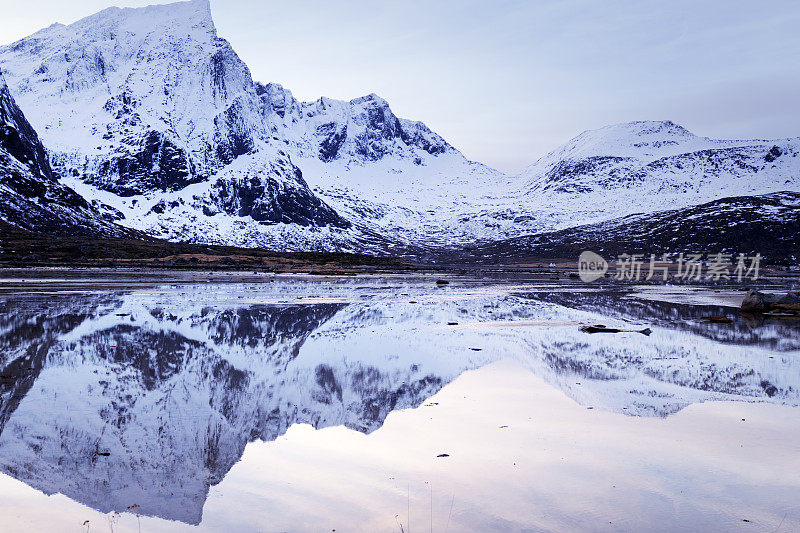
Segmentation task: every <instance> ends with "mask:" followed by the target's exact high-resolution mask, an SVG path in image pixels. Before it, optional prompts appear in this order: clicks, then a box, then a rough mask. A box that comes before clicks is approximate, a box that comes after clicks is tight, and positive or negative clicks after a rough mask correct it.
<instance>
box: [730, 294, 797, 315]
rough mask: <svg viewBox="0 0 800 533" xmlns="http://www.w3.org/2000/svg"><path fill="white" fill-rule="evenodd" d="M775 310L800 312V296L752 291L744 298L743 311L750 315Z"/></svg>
mask: <svg viewBox="0 0 800 533" xmlns="http://www.w3.org/2000/svg"><path fill="white" fill-rule="evenodd" d="M774 309H788V310H800V294H798V293H796V292H790V293H788V294H785V295H784V296H780V295H778V294H764V293H763V292H759V291H750V292H748V293H747V296H745V297H744V301H743V302H742V306H741V310H742V311H746V312H748V313H765V312H767V311H772V310H774Z"/></svg>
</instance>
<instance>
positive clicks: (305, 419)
mask: <svg viewBox="0 0 800 533" xmlns="http://www.w3.org/2000/svg"><path fill="white" fill-rule="evenodd" d="M729 312H730V309H726V308H722V307H717V308H712V307H710V308H701V307H698V306H689V305H678V304H668V303H662V302H645V301H641V300H635V299H630V298H629V299H621V298H620V297H619V295H613V294H603V293H581V294H579V293H569V292H548V291H546V290H544V291H525V290H521V289H520V288H519V287H516V288H514V287H507V288H506V287H503V286H498V287H495V288H491V287H488V288H487V287H481V286H470V285H466V284H465V285H459V284H453V285H451V286H448V287H438V288H437V287H435V286H433V284H431V283H430V281H426V282H420V283H415V282H402V283H398V282H396V281H391V280H384V281H374V280H373V281H369V282H365V281H363V280H361V281H359V280H344V281H302V280H292V279H286V280H282V281H275V282H274V283H269V284H258V285H252V284H251V285H246V284H219V285H217V284H203V285H200V284H194V285H184V286H174V287H169V286H167V287H163V288H142V289H131V290H128V291H118V290H117V291H102V290H101V291H97V292H95V293H89V292H86V293H76V292H59V291H53V292H48V293H37V292H33V293H26V294H22V293H14V292H7V293H5V294H2V295H0V365H2V371H0V469H1V470H2V472H4V473H6V474H8V475H10V476H12V477H14V478H16V479H18V480H20V481H23V482H24V483H26V484H28V485H30V486H32V487H34V488H36V489H38V490H41V491H43V492H45V493H47V494H54V493H61V494H64V495H66V496H68V497H69V498H71V499H73V500H76V501H78V502H81V503H83V504H85V505H87V506H90V507H92V508H94V509H97V510H99V511H101V512H111V511H124V510H125V509H126V508H128V507H129V506H130V505H132V504H133V503H135V504H136V505H139V506H140V507H139V508H138V509H139V513H140V514H142V515H149V516H158V517H161V518H167V519H173V520H179V521H182V522H185V523H188V524H199V523H200V521H201V518H202V512H203V506H204V503H205V500H206V497H207V495H208V492H209V488H210V487H211V486H212V485H216V484H218V483H219V482H220V481H222V479H223V478H224V476H225V475H226V474H227V473H228V471H229V470H230V469H231V468H232V466H233V465H234V464H235V463H236V462H237V461H238V460H239V459H240V458H241V457H242V454H243V453H244V449H245V446H246V445H247V444H248V443H249V442H252V441H255V440H262V441H271V440H274V439H276V438H278V437H279V436H281V435H282V434H284V433H285V432H286V431H287V429H288V428H289V427H290V426H292V425H294V424H298V423H305V424H309V425H311V426H313V427H314V428H323V427H329V426H337V425H343V426H346V427H347V428H350V429H352V430H356V431H359V432H362V433H370V432H372V431H374V430H376V429H378V428H379V427H380V426H381V425H382V424H383V422H384V420H385V419H386V417H387V415H388V414H389V413H390V412H392V411H393V410H396V409H407V408H416V407H418V406H420V405H421V404H422V403H423V402H424V401H425V400H426V399H428V398H430V397H431V396H432V395H434V394H436V393H437V392H438V391H439V390H440V389H441V388H442V387H444V386H445V385H447V384H448V383H450V382H451V381H452V380H453V379H455V378H456V377H458V376H459V375H460V374H462V373H463V372H465V371H467V370H470V369H475V368H478V367H481V366H484V365H486V364H488V363H491V362H495V361H498V360H501V359H512V360H514V361H516V362H517V363H519V364H521V365H522V366H523V367H525V368H527V369H529V370H530V371H532V372H533V373H535V374H536V375H538V376H539V377H541V378H543V379H544V380H546V381H547V382H548V383H550V384H551V385H553V386H555V387H557V388H558V389H560V390H561V391H563V393H564V394H566V395H567V396H569V397H571V398H573V399H574V400H576V401H577V402H579V403H581V404H583V405H586V406H592V407H594V408H601V409H606V410H609V411H614V412H619V413H625V414H628V415H631V416H646V417H666V416H668V415H670V414H672V413H676V412H677V411H679V410H681V409H682V408H684V407H685V406H687V405H689V404H691V403H695V402H703V401H707V400H714V399H723V400H731V399H734V400H746V401H758V402H772V403H783V404H789V405H798V404H799V403H800V400H799V399H798V397H799V396H800V395H799V394H798V385H799V384H800V358H798V357H797V350H798V347H800V334H798V329H797V328H796V327H794V326H793V325H791V324H789V325H787V324H748V323H746V322H744V321H742V320H741V319H739V318H737V319H736V321H735V323H734V324H733V325H717V324H701V323H699V322H698V318H699V317H701V316H709V315H711V314H714V315H719V314H725V313H729ZM515 323H517V324H515ZM580 323H586V324H595V323H603V324H606V325H616V326H622V327H623V328H626V329H627V328H631V327H632V326H633V325H646V326H647V327H650V328H651V329H652V330H653V333H652V334H651V335H650V336H649V337H644V336H641V335H636V334H619V335H588V334H585V333H582V332H580V331H579V329H578V327H577V324H580ZM498 324H501V325H503V326H504V327H495V326H497V325H498Z"/></svg>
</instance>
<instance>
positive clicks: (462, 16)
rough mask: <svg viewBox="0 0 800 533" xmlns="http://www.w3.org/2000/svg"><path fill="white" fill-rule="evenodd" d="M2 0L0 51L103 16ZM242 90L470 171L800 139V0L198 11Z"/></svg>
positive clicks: (217, 2)
mask: <svg viewBox="0 0 800 533" xmlns="http://www.w3.org/2000/svg"><path fill="white" fill-rule="evenodd" d="M152 3H167V2H154V1H153V0H150V1H147V0H144V1H139V0H83V1H73V2H64V1H63V0H26V1H25V2H24V4H20V2H19V0H13V1H11V0H0V13H2V14H3V16H2V18H0V44H6V43H10V42H13V41H15V40H17V39H19V38H21V37H24V36H26V35H29V34H31V33H33V32H34V31H36V30H38V29H40V28H42V27H45V26H49V25H50V24H52V23H53V22H62V23H65V24H66V23H70V22H74V21H75V20H78V19H80V18H82V17H84V16H87V15H90V14H92V13H95V12H96V11H99V10H101V9H103V8H106V7H109V6H111V5H118V6H141V5H147V4H152ZM211 6H212V11H213V14H214V19H215V22H216V25H217V30H218V32H219V35H220V36H221V37H224V38H226V39H228V40H229V41H230V42H231V44H232V45H233V47H234V49H235V50H236V51H237V52H238V54H239V55H240V56H241V58H242V59H243V60H244V61H245V62H246V63H247V64H248V65H249V67H250V69H251V71H252V73H253V77H254V79H256V80H258V81H263V82H270V81H273V82H278V83H281V84H283V85H284V86H285V87H286V88H288V89H290V90H291V91H292V92H293V93H294V94H295V96H296V97H298V98H299V99H301V100H315V99H317V98H318V97H320V96H323V95H324V96H329V97H332V98H339V99H345V100H350V99H352V98H355V97H357V96H362V95H365V94H369V93H376V94H378V95H380V96H382V97H383V98H385V99H386V100H387V101H388V102H389V104H390V105H391V107H392V109H393V110H394V112H395V113H396V114H397V115H398V116H400V117H403V118H409V119H413V120H421V121H423V122H425V123H426V124H428V126H430V127H431V128H432V129H434V130H435V131H437V132H438V133H440V134H441V135H442V136H444V137H445V139H447V140H448V141H449V142H450V143H451V144H453V145H454V146H456V147H457V148H459V149H460V150H461V151H462V152H464V154H465V155H466V156H467V157H469V158H470V159H474V160H478V161H481V162H484V163H487V164H489V165H491V166H494V167H496V168H499V169H501V170H504V171H506V172H515V171H518V170H520V169H521V168H523V167H524V166H526V165H528V164H530V163H532V162H533V161H535V160H536V159H537V158H539V157H540V156H542V155H544V154H545V153H546V152H548V151H549V150H551V149H553V148H555V147H557V146H559V145H560V144H562V143H564V142H566V141H567V140H569V139H570V138H572V137H574V136H575V135H577V134H579V133H580V132H582V131H584V130H586V129H593V128H598V127H601V126H604V125H607V124H614V123H619V122H627V121H631V120H667V119H669V120H672V121H674V122H677V123H679V124H682V125H683V126H685V127H687V128H688V129H690V130H691V131H693V132H694V133H696V134H698V135H703V136H710V137H718V138H779V137H797V136H800V98H798V96H800V30H799V29H798V28H800V3H797V2H792V1H781V2H744V1H732V0H726V1H716V2H710V1H706V2H702V1H696V0H691V1H690V0H685V1H684V0H670V1H669V2H663V1H662V2H646V1H629V2H620V1H609V0H606V1H603V2H598V1H595V0H553V1H549V0H548V1H532V0H531V1H521V0H494V1H488V0H484V1H476V0H440V1H436V0H427V1H423V0H402V1H394V0H392V1H382V2H376V1H374V0H371V1H366V0H337V1H331V0H327V1H323V0H291V1H290V0H282V1H275V0H273V1H266V2H265V1H260V2H257V1H251V0H211Z"/></svg>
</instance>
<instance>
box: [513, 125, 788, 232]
mask: <svg viewBox="0 0 800 533" xmlns="http://www.w3.org/2000/svg"><path fill="white" fill-rule="evenodd" d="M799 153H800V138H795V139H782V140H749V141H734V140H714V139H709V138H706V137H698V136H696V135H694V134H692V133H691V132H689V131H688V130H686V129H685V128H683V127H681V126H679V125H677V124H674V123H672V122H669V121H664V122H658V121H643V122H631V123H627V124H619V125H615V126H608V127H605V128H601V129H599V130H594V131H587V132H584V133H582V134H581V135H579V136H578V137H576V138H574V139H572V140H571V141H569V142H568V143H567V144H565V145H564V146H562V147H561V148H559V149H557V150H555V151H553V152H551V153H550V154H548V155H546V156H545V157H543V158H541V159H540V160H539V161H537V162H536V163H534V164H533V165H531V166H530V167H528V168H527V169H525V170H524V171H523V172H522V173H521V174H520V175H519V176H518V179H519V182H518V187H519V189H518V193H519V195H520V197H521V198H527V199H530V200H531V201H535V202H537V203H538V204H539V209H538V210H535V211H536V212H535V215H536V216H537V219H538V222H539V223H541V224H542V225H543V229H546V230H558V229H563V228H567V227H572V226H576V225H579V224H588V223H594V222H602V221H605V220H610V219H613V218H617V217H622V216H626V215H631V214H634V213H655V212H658V211H666V210H670V209H680V208H684V207H689V206H695V205H699V204H703V203H706V202H710V201H713V200H718V199H721V198H728V197H734V196H754V195H762V194H769V193H776V192H781V191H793V192H800V158H798V154H799Z"/></svg>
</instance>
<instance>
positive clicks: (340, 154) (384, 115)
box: [0, 0, 491, 248]
mask: <svg viewBox="0 0 800 533" xmlns="http://www.w3.org/2000/svg"><path fill="white" fill-rule="evenodd" d="M0 68H3V69H4V70H5V71H6V73H7V76H8V79H9V83H10V85H11V86H12V88H13V90H14V92H15V94H16V95H17V99H18V101H19V102H20V105H21V106H22V107H23V109H26V110H27V112H28V113H29V115H30V120H31V122H32V123H33V124H34V125H35V126H36V127H37V128H38V129H39V130H40V131H41V134H42V138H43V140H44V143H45V145H46V146H47V147H48V149H49V150H50V151H51V159H52V162H53V165H54V167H55V169H56V171H57V172H59V173H60V174H62V175H63V176H65V177H66V179H67V183H69V184H70V185H72V186H73V187H75V188H77V189H78V190H80V192H81V193H82V194H84V195H85V196H87V197H91V198H99V199H102V201H104V202H105V203H108V204H110V205H113V206H115V207H116V208H118V209H119V210H120V212H122V213H123V214H124V215H125V219H124V220H123V221H122V223H123V224H126V225H129V226H131V227H135V228H138V229H143V230H145V231H148V232H149V233H152V234H154V235H157V236H161V237H166V238H171V239H185V240H203V241H206V242H209V241H210V242H216V243H230V244H244V245H254V244H258V245H266V246H276V247H280V246H288V247H290V248H317V247H320V246H322V247H325V246H328V247H330V246H331V245H333V246H335V247H338V248H342V247H344V248H348V247H350V248H352V247H354V246H358V247H363V244H364V243H363V242H362V241H364V240H365V237H364V236H365V235H371V234H372V233H374V231H373V230H375V229H380V228H381V227H382V225H385V224H383V222H385V221H384V219H386V218H387V215H386V211H392V215H393V216H394V218H395V219H406V218H408V213H407V211H406V210H403V209H398V206H396V205H394V204H393V202H392V200H391V198H388V197H387V196H386V194H384V192H385V189H386V188H389V189H393V190H396V191H398V195H402V196H407V195H405V194H402V191H403V190H404V189H405V190H406V192H408V190H407V189H408V188H409V187H410V188H412V189H413V188H414V187H416V188H417V189H420V188H422V187H426V188H427V187H428V186H429V185H432V183H431V181H432V180H431V178H435V179H436V181H438V182H451V181H453V179H454V177H460V174H461V172H459V171H456V170H457V169H454V168H453V165H456V166H457V167H458V168H463V169H468V170H469V171H470V172H472V173H475V172H477V173H479V174H480V173H485V172H491V171H489V170H488V169H486V168H485V167H483V166H481V165H475V164H471V163H469V162H468V161H466V159H465V158H464V157H463V156H462V155H461V154H460V153H458V152H457V151H456V150H455V149H454V148H452V147H451V146H450V145H449V144H447V143H446V142H445V141H444V140H443V139H442V138H441V137H439V136H438V135H436V134H435V133H433V132H432V131H430V130H429V129H428V128H427V127H426V126H425V125H424V124H422V123H418V122H411V121H407V120H402V119H399V118H397V117H396V116H395V115H394V114H393V113H392V111H391V110H390V108H389V106H388V104H387V103H386V102H385V101H384V100H382V99H380V98H379V97H377V96H375V95H370V96H366V97H363V98H357V99H355V100H352V101H350V102H340V101H334V100H330V99H327V98H321V99H320V100H318V101H316V102H313V103H300V102H298V101H297V100H295V99H294V98H293V97H292V95H291V93H289V92H288V91H286V90H284V89H283V88H281V87H280V86H278V85H276V84H269V85H262V84H260V83H254V82H253V80H252V78H251V75H250V72H249V69H248V68H247V66H246V65H245V64H244V63H243V62H242V61H241V60H240V59H239V57H238V56H237V55H236V53H235V52H234V51H233V49H232V48H231V46H230V44H229V43H228V42H227V41H225V40H224V39H221V38H219V37H217V33H216V29H215V27H214V23H213V21H212V19H211V12H210V6H209V4H208V1H207V0H194V1H191V2H183V3H177V4H170V5H162V6H150V7H147V8H141V9H118V8H110V9H107V10H104V11H102V12H100V13H98V14H96V15H93V16H90V17H88V18H86V19H83V20H81V21H78V22H76V23H74V24H71V25H69V26H63V25H58V24H56V25H53V26H51V27H49V28H46V29H44V30H41V31H39V32H37V33H36V34H34V35H32V36H30V37H28V38H25V39H22V40H21V41H18V42H16V43H13V44H11V45H9V46H5V47H3V48H2V49H0ZM443 162H446V164H445V165H444V168H443V165H442V163H443ZM301 169H302V170H301ZM304 175H305V178H307V179H309V183H311V184H312V185H314V186H315V187H316V188H317V190H319V191H321V192H322V191H324V192H327V193H328V194H327V195H326V196H327V197H330V198H331V200H333V201H337V207H339V208H340V209H339V210H340V211H341V212H342V214H343V215H344V216H341V215H340V214H338V213H337V212H336V211H334V210H333V209H331V208H330V207H328V206H327V205H326V204H325V203H323V202H322V201H320V199H319V197H318V196H317V195H315V194H314V193H313V192H312V191H311V190H310V189H309V187H308V186H307V185H306V180H305V179H304ZM311 178H313V179H311ZM356 182H359V183H358V185H367V187H366V189H365V188H364V187H360V186H358V187H355V186H356V185H357V184H356ZM354 187H355V188H354ZM369 189H374V190H373V194H372V195H368V194H367V192H368V190H369ZM412 196H413V193H412ZM418 196H419V194H418ZM421 197H422V198H425V199H426V200H427V202H426V206H430V205H431V200H430V197H429V195H421ZM353 198H356V200H355V201H354V202H352V201H350V200H352V199H353ZM378 200H381V204H380V205H373V204H372V203H371V202H372V201H378ZM418 200H419V198H417V201H418ZM411 203H412V205H413V200H412V201H411ZM416 211H419V209H417V210H416ZM389 218H391V217H389ZM416 218H419V216H417V217H416ZM348 219H351V220H353V221H355V222H361V221H362V219H363V220H364V221H365V223H363V224H361V226H362V228H361V230H356V229H349V228H350V226H351V222H350V221H348ZM392 222H395V223H396V221H394V220H393V221H392Z"/></svg>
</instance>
